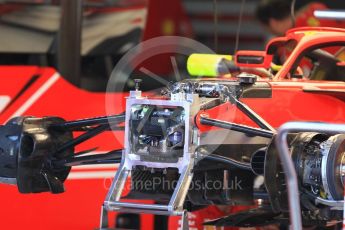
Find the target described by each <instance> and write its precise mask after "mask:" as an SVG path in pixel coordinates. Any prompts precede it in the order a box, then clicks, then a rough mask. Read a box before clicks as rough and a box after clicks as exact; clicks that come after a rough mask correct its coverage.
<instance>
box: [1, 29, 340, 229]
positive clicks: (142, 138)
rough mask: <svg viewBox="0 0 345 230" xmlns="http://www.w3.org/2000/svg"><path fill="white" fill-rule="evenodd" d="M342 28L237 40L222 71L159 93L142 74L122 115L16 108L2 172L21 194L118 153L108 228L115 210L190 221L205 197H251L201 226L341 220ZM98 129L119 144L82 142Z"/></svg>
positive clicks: (60, 184)
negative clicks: (98, 149)
mask: <svg viewBox="0 0 345 230" xmlns="http://www.w3.org/2000/svg"><path fill="white" fill-rule="evenodd" d="M344 35H345V30H341V29H334V28H303V29H295V30H291V31H289V32H288V33H287V35H286V37H282V38H276V39H273V40H272V41H271V42H270V43H269V44H268V45H267V48H266V51H264V52H258V51H239V52H238V53H237V54H236V55H235V56H234V57H233V58H232V59H233V60H232V61H230V59H231V58H227V57H226V58H224V56H214V58H215V59H217V60H218V61H217V62H216V65H214V66H211V67H212V68H214V69H213V70H214V73H215V74H214V75H219V74H220V75H224V76H223V78H213V79H211V78H197V79H185V80H183V81H181V82H176V83H174V84H171V85H169V86H168V87H167V88H166V89H164V90H162V91H161V94H159V95H157V94H147V95H145V94H143V93H142V92H141V91H140V87H139V81H136V86H135V90H133V91H130V93H129V96H128V98H127V99H126V109H125V112H122V111H121V112H120V113H119V114H117V115H112V116H104V117H96V118H88V119H82V120H73V121H65V120H64V119H62V118H58V117H52V116H49V117H42V118H37V117H31V116H19V117H14V118H12V119H10V120H9V121H8V122H7V123H6V124H5V125H3V126H1V128H0V147H1V148H0V153H1V154H0V175H1V182H3V183H6V184H15V185H16V186H17V187H18V190H19V192H21V193H40V192H49V191H50V192H52V193H62V192H64V182H65V180H66V178H67V177H68V174H69V172H70V170H71V167H73V166H76V165H90V164H115V163H120V166H119V168H118V170H117V173H116V176H115V178H114V180H113V182H112V186H111V188H110V190H109V192H108V195H107V197H106V199H105V201H104V203H103V206H102V215H101V226H100V227H101V228H104V229H105V228H107V227H108V220H107V213H108V212H109V211H121V212H128V213H151V214H156V215H181V216H182V222H181V226H182V227H183V228H187V226H188V220H187V216H186V212H188V211H193V210H197V209H200V208H201V207H206V206H209V205H251V206H253V208H252V209H250V210H247V211H243V212H240V213H235V214H232V215H229V216H224V217H222V218H219V219H216V220H211V221H209V222H207V223H205V224H206V225H215V226H239V227H251V226H264V225H271V224H281V225H284V224H285V225H288V224H289V223H290V224H291V225H292V227H293V229H301V227H302V225H303V226H328V225H330V224H336V223H339V222H341V221H342V220H343V208H344V201H343V197H344V195H343V194H344V173H345V171H344V163H345V162H344V148H345V135H344V133H345V128H344V125H341V124H342V123H344V122H345V118H344V113H345V104H344V99H345V83H344V82H343V80H344V77H345V74H344V73H345V72H344V67H345V64H344V61H343V60H342V58H343V47H345V36H344ZM277 53H280V55H279V58H277V57H276V56H275V55H276V54H277ZM282 53H284V55H285V57H283V58H282V56H283V55H281V54H282ZM199 57H200V56H199ZM193 59H194V61H193ZM195 60H197V62H195ZM200 60H201V63H202V59H200V58H195V56H194V57H192V56H191V60H190V61H189V62H188V70H189V72H190V74H191V75H197V76H199V75H205V74H203V73H205V72H208V73H209V72H210V71H209V69H206V70H205V69H203V67H202V65H201V64H200ZM278 62H280V63H278ZM272 63H275V64H280V66H277V65H274V66H273V65H272ZM206 64H207V63H206ZM206 64H205V66H206V67H205V68H209V66H208V65H206ZM211 72H212V71H211ZM229 74H230V75H231V78H226V76H227V75H229ZM208 75H212V74H208ZM321 80H322V81H321ZM289 121H290V123H287V124H285V125H283V124H284V123H285V122H289ZM291 121H295V122H293V123H291ZM296 121H298V122H296ZM302 121H303V122H302ZM329 123H334V124H329ZM282 125H283V126H282ZM279 127H281V128H279ZM278 128H279V129H278ZM123 130H124V136H122V135H123ZM81 132H82V134H80V135H74V136H73V134H74V133H81ZM103 132H115V133H116V134H117V135H118V134H119V133H122V135H120V137H118V138H120V139H122V137H124V140H123V148H122V147H120V145H118V146H119V148H118V149H113V150H111V151H109V152H107V153H103V154H91V155H90V154H87V153H89V152H90V150H88V149H85V150H83V151H78V152H77V151H75V149H74V148H75V146H77V145H79V144H81V143H83V142H86V141H88V140H89V139H91V138H93V137H96V136H98V135H100V134H101V133H103ZM118 136H119V135H118ZM99 143H101V142H99ZM123 191H126V192H125V194H124V193H123ZM131 200H135V202H133V201H132V202H131ZM140 200H148V201H149V202H145V203H143V202H140ZM152 201H154V202H152ZM100 205H101V204H100Z"/></svg>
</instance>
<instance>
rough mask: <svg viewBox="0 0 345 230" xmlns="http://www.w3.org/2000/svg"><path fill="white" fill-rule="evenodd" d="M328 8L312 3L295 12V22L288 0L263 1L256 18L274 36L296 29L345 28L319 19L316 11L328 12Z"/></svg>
mask: <svg viewBox="0 0 345 230" xmlns="http://www.w3.org/2000/svg"><path fill="white" fill-rule="evenodd" d="M326 9H328V7H327V6H326V5H324V4H322V3H319V2H311V3H309V4H307V5H305V6H303V7H300V8H299V9H297V10H296V12H295V15H296V16H295V17H296V18H295V21H294V20H293V19H292V17H291V3H290V1H287V0H262V1H261V2H260V3H259V4H258V6H257V8H256V12H255V16H256V18H257V19H258V20H259V21H260V22H261V23H262V25H263V26H264V27H265V28H266V29H267V30H268V31H269V32H270V33H271V34H273V35H275V36H283V35H285V33H286V31H288V30H289V29H291V28H294V27H306V26H307V27H315V26H322V27H339V28H345V24H344V22H340V21H336V20H326V19H317V18H316V17H315V16H314V11H315V10H326Z"/></svg>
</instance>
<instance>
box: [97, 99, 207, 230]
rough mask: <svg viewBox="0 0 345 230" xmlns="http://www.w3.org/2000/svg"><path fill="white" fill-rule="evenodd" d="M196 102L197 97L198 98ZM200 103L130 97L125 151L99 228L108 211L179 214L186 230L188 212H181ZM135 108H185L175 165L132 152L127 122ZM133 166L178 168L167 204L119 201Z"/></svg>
mask: <svg viewBox="0 0 345 230" xmlns="http://www.w3.org/2000/svg"><path fill="white" fill-rule="evenodd" d="M197 99H198V98H197ZM198 102H199V100H152V99H151V100H149V99H147V98H138V97H129V98H127V102H126V103H127V104H126V121H125V141H124V142H125V148H124V150H123V152H122V160H121V164H120V166H119V168H118V170H117V172H116V175H115V178H114V180H113V182H112V185H111V187H110V190H109V192H108V194H107V197H106V199H105V201H104V204H103V208H102V218H101V223H100V225H101V227H103V228H104V226H105V225H107V219H106V218H105V217H104V213H106V212H108V211H118V212H127V213H149V214H155V215H178V216H181V217H182V222H181V223H182V225H183V226H182V229H183V230H187V229H188V217H187V212H186V211H185V210H184V209H183V204H184V201H185V197H186V195H187V193H188V189H189V187H190V183H191V181H192V178H193V167H194V164H195V162H194V161H195V153H194V152H195V148H196V143H195V140H193V139H195V137H194V138H193V135H195V133H193V132H195V127H194V123H193V119H192V118H193V117H194V116H195V115H196V113H197V112H198V111H199V109H200V106H199V103H198ZM137 105H156V106H163V107H164V106H167V107H181V108H183V109H184V114H185V115H184V116H185V119H184V127H185V133H184V146H183V156H182V157H179V159H178V161H177V162H176V163H171V162H169V163H168V162H152V161H142V160H141V158H140V157H138V155H136V154H133V153H132V152H131V146H130V145H131V142H130V135H131V133H130V128H129V121H130V118H131V110H132V106H137ZM136 166H145V167H148V168H153V169H157V168H158V169H166V168H177V169H178V171H179V174H180V176H179V179H178V181H177V184H176V187H175V189H174V192H173V193H172V196H171V198H170V201H169V203H168V204H167V205H161V204H143V203H132V202H124V201H121V200H120V199H121V195H122V192H123V191H124V186H125V183H126V181H127V179H128V178H129V176H130V175H131V172H132V169H133V168H135V167H136Z"/></svg>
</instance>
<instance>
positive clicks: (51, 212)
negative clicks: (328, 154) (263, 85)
mask: <svg viewBox="0 0 345 230" xmlns="http://www.w3.org/2000/svg"><path fill="white" fill-rule="evenodd" d="M324 30H326V29H320V28H318V29H314V28H313V29H312V28H309V29H304V30H293V31H291V32H289V33H288V34H287V36H286V37H285V38H278V39H274V40H273V41H271V43H270V44H272V43H273V42H277V41H279V40H289V39H295V40H296V41H297V42H298V45H297V47H296V49H295V50H294V51H293V52H292V54H291V55H290V57H289V59H288V60H287V62H286V63H285V65H284V66H283V67H282V69H281V70H280V71H279V72H278V73H277V75H276V76H275V79H273V80H268V79H263V80H262V81H264V82H267V84H269V86H270V88H271V89H272V97H271V98H247V99H243V100H242V101H243V102H245V103H246V104H247V105H248V106H249V107H251V108H252V109H253V110H254V111H255V112H256V113H258V114H259V115H260V116H262V117H263V118H264V119H265V120H266V121H268V122H269V123H270V124H271V125H272V126H273V127H279V126H280V125H281V124H283V123H284V122H287V121H322V122H332V123H344V122H345V116H344V115H345V104H344V100H345V93H344V92H345V83H344V82H325V81H323V82H317V81H307V80H294V81H292V80H289V79H285V80H284V78H285V77H286V76H287V74H288V72H289V70H290V68H291V67H292V65H293V63H294V62H295V60H296V58H297V57H298V56H299V55H301V53H302V51H303V50H305V49H307V48H308V47H310V46H313V45H315V44H320V43H330V42H336V41H343V42H344V43H345V36H344V35H345V30H338V29H327V32H322V31H324ZM270 44H269V45H268V47H270ZM268 55H270V54H269V53H268ZM33 77H34V78H36V80H35V81H32V78H33ZM30 82H31V83H30ZM0 96H8V97H10V98H11V101H10V103H9V104H7V106H5V107H4V109H3V110H2V112H1V113H0V122H1V123H2V124H3V123H5V122H6V121H7V120H8V119H10V118H11V117H13V116H21V115H32V116H51V115H53V116H59V117H63V118H65V119H66V120H73V119H80V118H86V117H95V116H103V115H105V114H106V110H105V94H104V93H91V92H87V91H84V90H81V89H78V88H76V87H74V86H72V85H70V84H69V83H67V82H66V81H65V80H64V79H63V78H61V77H60V76H59V74H58V73H57V72H56V71H55V70H54V69H51V68H39V67H21V66H11V67H10V66H7V67H6V66H3V67H0ZM111 96H114V97H117V98H118V100H117V101H118V102H119V104H118V105H114V107H115V108H116V110H117V112H119V113H120V112H122V111H123V105H124V103H125V102H124V96H125V94H123V93H114V94H113V95H111ZM230 109H231V105H229V104H224V105H221V106H218V107H216V108H214V109H211V110H208V111H203V112H204V113H208V114H209V116H210V117H216V116H217V115H218V114H219V113H221V114H223V115H222V119H224V120H226V119H227V117H226V116H225V115H224V114H226V113H227V111H229V110H230ZM235 122H239V123H243V124H247V125H253V124H252V123H251V122H250V121H249V120H248V119H246V118H245V116H244V115H242V114H241V113H240V112H237V113H236V117H235ZM199 127H200V128H201V129H202V130H203V131H206V130H207V128H206V127H202V125H199ZM115 135H116V136H117V138H115ZM115 135H114V134H113V133H110V132H109V133H105V134H102V135H100V136H98V137H96V138H94V139H92V140H91V141H88V142H87V143H85V144H83V145H81V146H79V148H78V149H79V150H85V149H91V148H94V147H99V148H98V149H97V151H107V150H110V149H118V148H121V147H122V143H121V141H119V140H122V138H123V136H122V135H123V134H122V133H121V132H118V133H116V134H115ZM78 149H77V150H76V151H78ZM115 167H116V166H95V167H79V168H78V167H76V168H74V169H72V172H71V174H70V176H69V179H68V180H67V181H66V183H65V186H66V190H67V192H66V193H64V194H61V195H58V196H57V195H52V194H48V193H45V194H35V195H20V194H19V193H18V192H17V188H15V187H11V186H7V185H2V186H0V194H1V196H0V202H1V204H2V207H4V208H3V209H2V212H1V214H2V223H1V226H2V228H4V229H27V228H34V229H51V230H58V229H59V230H60V229H95V228H97V227H98V223H99V215H100V208H101V204H102V202H103V200H104V198H105V195H106V192H107V188H108V187H109V185H110V179H111V177H112V176H113V175H114V172H115ZM210 218H213V217H210ZM111 220H112V222H113V221H114V218H113V219H111ZM141 222H142V223H141V226H142V228H143V229H149V228H152V223H153V217H152V216H151V215H143V216H142V218H141ZM111 224H112V223H111Z"/></svg>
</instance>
